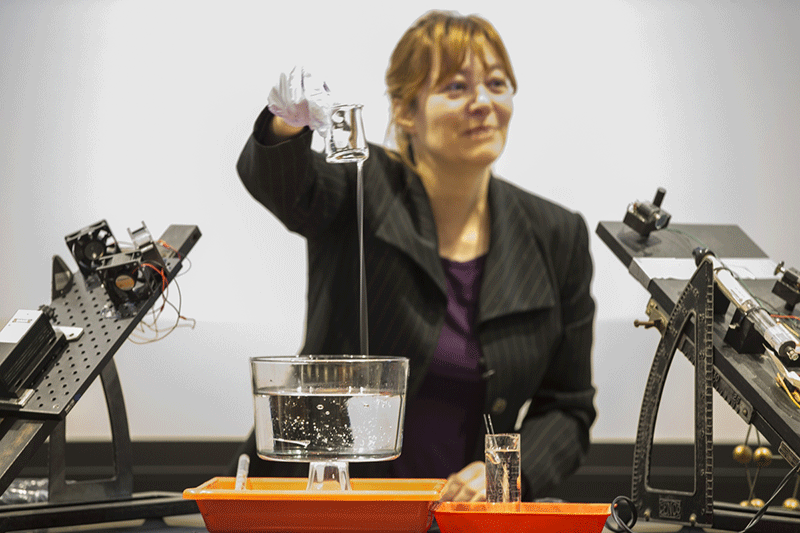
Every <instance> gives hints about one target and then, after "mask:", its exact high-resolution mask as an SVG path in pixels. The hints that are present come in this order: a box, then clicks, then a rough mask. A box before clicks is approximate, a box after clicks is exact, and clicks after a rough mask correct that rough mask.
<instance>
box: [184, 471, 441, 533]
mask: <svg viewBox="0 0 800 533" xmlns="http://www.w3.org/2000/svg"><path fill="white" fill-rule="evenodd" d="M235 482H236V479H235V478H233V477H216V478H213V479H210V480H209V481H206V482H205V483H203V484H202V485H200V486H199V487H196V488H193V489H186V490H185V491H183V497H184V498H185V499H192V500H196V501H197V507H198V508H199V509H200V512H201V513H202V514H203V520H205V523H206V528H208V531H210V532H211V533H216V532H220V533H223V532H224V533H228V532H230V533H234V532H245V531H247V532H262V533H295V532H310V531H314V532H320V533H357V532H374V533H383V532H387V533H390V532H409V533H415V532H419V533H422V532H425V531H427V530H428V528H429V527H430V525H431V522H432V521H433V508H434V505H435V503H436V502H437V501H438V500H439V496H440V492H441V490H442V488H443V487H444V484H445V480H444V479H351V480H350V485H351V486H352V487H353V490H349V491H339V490H336V491H334V490H315V491H308V490H306V484H307V483H308V480H307V479H305V478H248V479H247V485H246V487H245V489H243V490H234V488H233V487H234V484H235Z"/></svg>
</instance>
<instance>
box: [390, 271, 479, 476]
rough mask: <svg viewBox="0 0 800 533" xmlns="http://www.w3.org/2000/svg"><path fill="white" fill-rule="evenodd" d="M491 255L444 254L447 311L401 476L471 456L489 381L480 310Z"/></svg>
mask: <svg viewBox="0 0 800 533" xmlns="http://www.w3.org/2000/svg"><path fill="white" fill-rule="evenodd" d="M485 262H486V256H485V255H484V256H481V257H477V258H475V259H472V260H470V261H467V262H464V263H459V262H456V261H450V260H449V259H442V265H443V266H444V272H445V278H446V279H447V315H446V316H445V321H444V326H443V327H442V332H441V335H440V336H439V344H438V346H437V347H436V352H435V353H434V356H433V361H432V362H431V365H430V367H428V373H427V375H426V376H425V380H424V381H423V383H422V386H421V387H420V390H419V393H418V394H417V396H416V397H415V398H414V399H413V400H411V401H409V402H408V404H407V405H406V415H405V428H404V430H403V452H402V454H401V455H400V457H399V458H398V459H397V460H395V461H393V462H392V468H393V471H394V475H395V476H397V477H401V478H429V477H436V478H446V477H447V476H449V475H450V474H452V473H453V472H458V471H459V470H461V469H462V468H464V467H465V466H466V465H467V464H468V463H469V462H470V460H471V457H472V452H473V450H472V449H471V448H468V446H470V447H471V446H472V444H473V443H474V442H475V441H476V439H477V436H478V432H479V431H480V423H481V420H482V419H481V412H482V408H483V397H484V393H485V387H484V382H483V379H482V378H481V372H482V371H481V367H480V359H481V357H482V354H481V348H480V344H479V343H478V338H477V336H476V335H475V315H476V311H477V306H478V294H480V285H481V283H480V282H481V274H482V273H483V266H484V263H485Z"/></svg>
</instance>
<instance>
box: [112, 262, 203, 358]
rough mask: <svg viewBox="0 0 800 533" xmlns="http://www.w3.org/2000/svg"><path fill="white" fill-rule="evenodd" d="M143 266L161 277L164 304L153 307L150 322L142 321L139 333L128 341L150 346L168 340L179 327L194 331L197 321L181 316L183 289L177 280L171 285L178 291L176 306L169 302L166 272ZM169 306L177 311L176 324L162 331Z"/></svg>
mask: <svg viewBox="0 0 800 533" xmlns="http://www.w3.org/2000/svg"><path fill="white" fill-rule="evenodd" d="M142 266H148V267H150V268H152V269H153V270H155V271H156V272H158V273H159V274H160V275H161V281H162V288H161V294H160V296H161V300H162V302H161V305H160V306H157V305H153V308H152V310H151V311H150V315H151V318H150V321H146V320H144V319H142V320H141V321H140V322H139V324H138V325H137V330H138V333H131V334H130V335H129V336H128V340H129V341H130V342H132V343H133V344H149V343H152V342H156V341H160V340H162V339H164V338H166V337H167V336H169V335H170V334H171V333H172V332H173V331H175V330H176V329H178V328H179V327H189V328H191V329H194V327H195V325H196V324H197V321H196V320H195V319H193V318H188V317H185V316H183V315H182V314H181V313H182V311H181V310H182V307H183V295H182V293H181V288H180V285H179V284H178V281H177V279H173V280H172V284H171V285H174V286H175V289H176V290H177V291H178V304H177V306H176V305H175V304H173V303H172V302H171V301H170V300H169V287H170V283H169V281H168V280H167V277H166V275H165V274H164V271H163V270H161V269H159V268H157V267H155V266H153V265H151V264H150V263H143V264H142ZM168 306H169V307H170V308H171V309H172V310H173V311H175V322H174V323H173V324H172V325H171V326H169V327H168V328H167V329H166V330H162V329H160V328H159V326H158V322H159V320H160V319H161V317H162V314H163V312H164V310H165V309H166V308H167V307H168ZM182 320H183V321H185V322H186V323H182V322H181V321H182ZM148 330H149V331H150V332H151V334H150V335H147V332H148Z"/></svg>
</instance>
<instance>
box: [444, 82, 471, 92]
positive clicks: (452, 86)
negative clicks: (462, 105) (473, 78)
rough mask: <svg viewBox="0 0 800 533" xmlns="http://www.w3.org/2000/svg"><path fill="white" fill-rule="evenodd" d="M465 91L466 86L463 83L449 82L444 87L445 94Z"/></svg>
mask: <svg viewBox="0 0 800 533" xmlns="http://www.w3.org/2000/svg"><path fill="white" fill-rule="evenodd" d="M466 90H467V84H466V83H465V82H463V81H451V82H450V83H448V84H447V85H445V86H444V91H445V92H447V93H460V92H464V91H466Z"/></svg>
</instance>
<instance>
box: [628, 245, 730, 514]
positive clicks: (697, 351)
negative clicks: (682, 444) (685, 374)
mask: <svg viewBox="0 0 800 533" xmlns="http://www.w3.org/2000/svg"><path fill="white" fill-rule="evenodd" d="M713 319H714V273H713V267H712V265H711V263H710V262H708V261H705V260H704V261H702V262H701V263H700V266H699V267H698V269H697V271H696V272H695V274H694V276H693V277H692V279H691V280H690V281H689V282H688V283H687V284H686V288H685V289H684V291H683V293H682V294H681V296H680V298H679V299H678V302H677V303H676V305H675V307H674V308H673V310H672V313H671V314H670V318H669V322H668V323H667V327H666V330H665V332H664V334H663V336H662V337H661V341H660V342H659V344H658V349H657V350H656V354H655V357H654V358H653V364H652V366H651V368H650V375H649V376H648V378H647V384H646V386H645V391H644V399H643V400H642V408H641V411H640V414H639V426H638V431H637V434H636V446H635V448H634V457H633V482H632V490H631V494H632V497H633V498H632V499H633V502H634V504H635V505H636V507H637V509H638V510H639V513H640V515H641V516H643V517H644V518H645V519H648V520H650V519H654V520H664V521H669V522H675V523H680V524H684V525H688V526H693V527H694V526H712V525H713V507H714V495H713V492H714V491H713V486H714V480H713V474H712V472H713V467H714V464H713V461H714V450H713V438H712V434H713V404H712V402H713V375H714V343H713V335H714V324H713ZM686 336H689V338H691V339H692V341H693V342H691V343H686V342H684V337H686ZM679 349H680V350H681V351H682V352H683V353H684V355H686V356H687V357H688V358H689V359H690V360H692V362H693V364H694V369H695V381H694V394H695V415H694V417H695V419H694V427H695V434H694V447H695V457H694V464H695V476H694V483H695V486H694V490H693V491H692V492H685V491H677V490H666V489H656V488H654V487H652V486H651V484H650V463H651V455H652V449H653V435H654V432H655V426H656V418H657V416H658V407H659V404H660V402H661V395H662V392H663V390H664V385H665V383H666V377H667V372H668V371H669V368H670V365H671V363H672V359H673V357H674V355H675V351H676V350H679ZM687 352H688V353H687Z"/></svg>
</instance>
